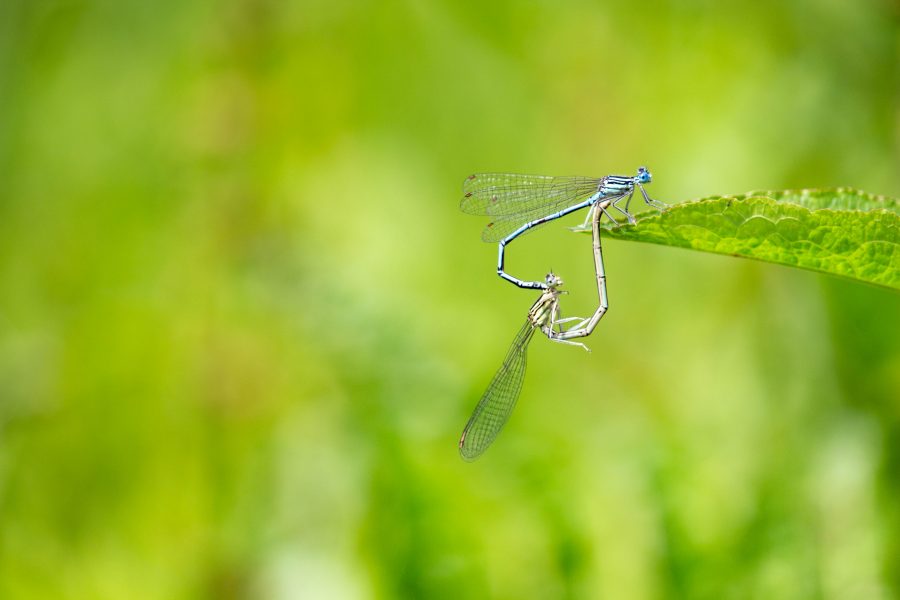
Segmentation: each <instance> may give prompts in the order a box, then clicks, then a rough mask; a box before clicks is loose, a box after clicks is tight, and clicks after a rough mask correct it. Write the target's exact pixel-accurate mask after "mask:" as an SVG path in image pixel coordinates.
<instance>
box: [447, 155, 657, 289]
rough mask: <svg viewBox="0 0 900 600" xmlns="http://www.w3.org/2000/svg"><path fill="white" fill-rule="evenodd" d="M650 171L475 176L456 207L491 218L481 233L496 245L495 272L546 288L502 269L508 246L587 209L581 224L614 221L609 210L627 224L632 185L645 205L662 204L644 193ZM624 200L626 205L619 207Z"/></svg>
mask: <svg viewBox="0 0 900 600" xmlns="http://www.w3.org/2000/svg"><path fill="white" fill-rule="evenodd" d="M651 179H652V178H651V175H650V171H648V170H647V169H646V168H645V167H640V168H639V169H638V170H637V174H636V175H635V176H633V177H628V176H624V175H607V176H605V177H600V178H599V179H597V178H591V177H549V176H545V175H519V174H514V173H476V174H474V175H470V176H469V177H467V178H466V180H465V182H463V192H464V195H463V198H462V200H461V201H460V204H459V207H460V209H461V210H462V211H463V212H465V213H468V214H473V215H486V216H490V217H493V218H494V220H493V221H492V222H490V223H488V225H487V227H485V228H484V230H483V231H482V233H481V239H482V240H484V241H485V242H499V249H498V255H497V274H498V275H500V277H502V278H503V279H506V280H507V281H510V282H512V283H514V284H515V285H517V286H519V287H522V288H530V289H547V284H546V283H543V282H540V281H523V280H521V279H518V278H517V277H514V276H513V275H510V274H509V273H507V272H506V271H505V270H504V260H505V248H506V245H507V244H509V243H510V242H512V241H513V240H514V239H516V238H517V237H519V236H520V235H522V234H524V233H525V232H527V231H530V230H533V229H534V228H535V227H538V226H540V225H543V224H544V223H549V222H550V221H553V220H555V219H558V218H560V217H563V216H565V215H568V214H570V213H573V212H575V211H578V210H581V209H582V208H587V207H590V210H589V211H588V216H587V218H586V219H585V224H587V223H588V222H589V221H590V220H591V215H592V213H596V212H597V211H600V212H602V213H603V214H605V215H606V216H607V218H608V219H609V220H610V221H612V222H613V223H617V221H616V220H615V219H614V218H613V217H612V215H610V214H609V212H608V209H610V208H613V209H615V210H617V211H618V212H620V213H622V214H623V215H624V216H625V218H627V219H628V222H629V223H634V222H635V218H634V216H633V215H632V214H631V213H629V212H628V205H629V204H630V202H631V198H632V196H633V195H634V189H635V186H637V188H638V189H639V190H640V191H641V195H643V197H644V202H646V203H647V204H648V205H649V206H652V207H654V208H657V209H659V210H664V209H665V204H663V203H662V202H658V201H656V200H653V199H652V198H650V196H648V195H647V192H646V190H644V185H643V184H645V183H650V181H651ZM623 201H624V202H625V206H624V207H621V206H619V204H620V203H621V202H623Z"/></svg>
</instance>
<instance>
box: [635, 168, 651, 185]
mask: <svg viewBox="0 0 900 600" xmlns="http://www.w3.org/2000/svg"><path fill="white" fill-rule="evenodd" d="M637 176H638V181H640V182H641V183H650V171H648V170H647V167H641V168H639V169H638V172H637Z"/></svg>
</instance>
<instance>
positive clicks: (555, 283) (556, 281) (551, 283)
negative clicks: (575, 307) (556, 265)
mask: <svg viewBox="0 0 900 600" xmlns="http://www.w3.org/2000/svg"><path fill="white" fill-rule="evenodd" d="M545 280H546V282H547V287H551V288H556V287H559V286H561V285H562V284H563V280H562V277H560V276H559V275H556V274H555V273H554V272H553V271H550V272H549V273H547V277H546V279H545Z"/></svg>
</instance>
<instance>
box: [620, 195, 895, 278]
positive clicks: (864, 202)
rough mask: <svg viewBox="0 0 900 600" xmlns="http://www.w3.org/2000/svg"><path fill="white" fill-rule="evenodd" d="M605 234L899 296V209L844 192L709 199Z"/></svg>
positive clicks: (892, 202)
mask: <svg viewBox="0 0 900 600" xmlns="http://www.w3.org/2000/svg"><path fill="white" fill-rule="evenodd" d="M604 227H605V229H606V234H607V235H608V236H610V237H612V238H615V239H620V240H632V241H638V242H649V243H653V244H663V245H667V246H676V247H679V248H691V249H694V250H702V251H704V252H714V253H716V254H729V255H732V256H740V257H744V258H755V259H757V260H762V261H766V262H772V263H777V264H781V265H788V266H792V267H800V268H802V269H809V270H811V271H820V272H822V273H829V274H831V275H839V276H841V277H847V278H850V279H855V280H858V281H864V282H867V283H874V284H878V285H883V286H886V287H890V288H893V289H900V201H898V200H896V199H894V198H888V197H886V196H875V195H872V194H867V193H866V192H862V191H859V190H854V189H851V188H836V189H830V190H786V191H776V192H750V193H747V194H743V195H740V196H711V197H709V198H703V199H701V200H696V201H693V202H685V203H682V204H677V205H675V206H672V207H671V208H669V210H667V211H666V212H664V213H652V212H646V213H644V214H643V215H642V218H640V219H639V220H638V223H637V224H636V225H622V226H619V227H616V226H615V225H612V224H606V225H605V226H604Z"/></svg>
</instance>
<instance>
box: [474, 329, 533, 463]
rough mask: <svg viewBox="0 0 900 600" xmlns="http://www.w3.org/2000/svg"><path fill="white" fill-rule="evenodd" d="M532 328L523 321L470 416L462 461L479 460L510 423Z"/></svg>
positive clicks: (520, 386)
mask: <svg viewBox="0 0 900 600" xmlns="http://www.w3.org/2000/svg"><path fill="white" fill-rule="evenodd" d="M534 329H535V328H534V326H533V325H532V324H531V322H530V321H526V322H525V324H524V325H523V326H522V328H521V329H520V330H519V333H517V334H516V339H514V340H513V343H512V346H510V348H509V352H507V354H506V360H504V361H503V365H502V366H501V367H500V369H499V370H498V371H497V373H496V374H495V375H494V378H493V379H492V380H491V383H490V385H488V387H487V389H486V390H485V392H484V395H483V396H481V400H479V401H478V406H476V407H475V412H473V413H472V416H471V417H469V422H468V423H466V427H465V429H463V432H462V436H461V437H460V438H459V454H460V455H461V456H462V457H463V458H464V459H465V460H475V459H476V458H478V457H479V456H480V455H481V453H482V452H484V451H485V450H486V449H487V447H488V446H490V445H491V442H493V441H494V438H496V437H497V434H499V433H500V430H501V429H503V426H504V425H505V424H506V421H508V420H509V415H510V414H511V413H512V411H513V408H514V407H515V406H516V400H518V399H519V392H520V391H522V381H523V380H524V379H525V358H526V355H527V351H528V342H530V341H531V337H532V336H533V335H534Z"/></svg>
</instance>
